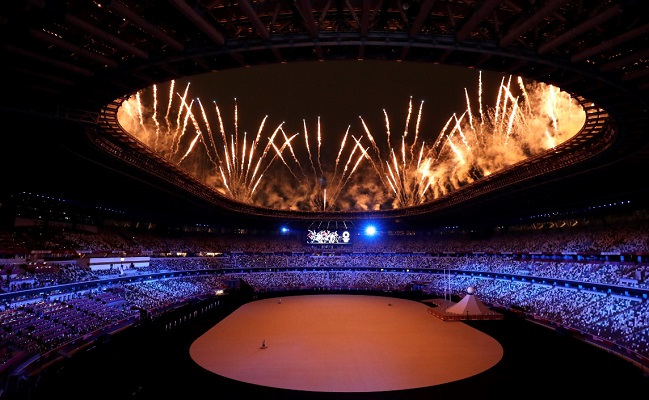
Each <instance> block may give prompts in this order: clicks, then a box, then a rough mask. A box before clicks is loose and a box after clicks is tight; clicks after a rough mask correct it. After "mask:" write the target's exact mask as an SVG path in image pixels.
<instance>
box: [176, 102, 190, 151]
mask: <svg viewBox="0 0 649 400" xmlns="http://www.w3.org/2000/svg"><path fill="white" fill-rule="evenodd" d="M193 103H194V100H192V101H191V102H190V103H189V104H187V103H186V102H185V98H182V99H181V103H180V104H181V106H180V109H181V110H182V109H183V107H184V109H186V110H187V111H185V118H183V124H182V128H180V129H176V132H178V133H177V134H176V136H175V141H174V145H173V146H172V152H173V153H174V154H176V153H178V150H179V147H180V141H181V140H182V138H183V136H184V135H185V132H186V131H187V124H188V123H189V118H190V116H191V115H192V113H191V106H192V104H193ZM181 113H182V112H181Z"/></svg>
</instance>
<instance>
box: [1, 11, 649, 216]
mask: <svg viewBox="0 0 649 400" xmlns="http://www.w3.org/2000/svg"><path fill="white" fill-rule="evenodd" d="M0 21H1V22H2V23H1V24H0V29H1V31H0V51H1V54H2V59H3V62H2V63H0V73H2V76H3V77H5V79H4V81H3V83H2V87H3V93H4V94H5V95H4V96H2V99H1V100H0V107H2V109H3V111H6V112H18V113H23V114H24V113H27V114H29V115H37V116H44V117H47V118H56V119H61V120H68V121H75V122H80V123H83V124H87V125H88V126H90V127H93V126H98V124H100V122H101V115H102V114H101V111H102V109H104V107H105V106H106V105H107V104H111V103H112V102H113V101H115V100H117V99H123V98H126V97H128V96H129V95H131V94H133V93H135V92H137V91H138V90H141V89H144V88H148V87H151V86H152V85H154V84H158V83H164V82H168V81H170V80H173V79H178V78H181V77H188V76H192V75H197V74H203V73H206V72H211V71H220V70H226V69H232V68H241V67H249V66H256V65H263V64H273V63H286V62H304V61H326V60H343V59H353V60H358V59H364V60H386V61H395V62H397V61H399V62H400V61H403V62H408V61H413V62H428V63H439V64H448V65H456V66H464V67H469V68H478V69H482V70H490V71H497V72H503V73H507V74H514V75H518V76H521V77H524V78H529V79H533V80H537V81H542V82H545V83H548V84H552V85H555V86H558V87H560V88H562V89H563V90H565V91H567V92H569V93H571V94H573V95H574V96H575V97H578V98H580V99H583V102H584V104H585V103H586V101H587V102H588V103H590V102H592V103H594V104H596V105H597V107H598V109H599V110H605V112H606V114H607V116H606V118H607V124H609V125H610V129H612V130H615V134H616V138H615V141H614V143H611V144H610V146H608V147H607V149H606V151H602V152H601V154H598V155H597V157H596V161H594V160H589V161H588V162H583V163H579V164H578V165H577V164H575V165H572V166H570V169H566V170H564V171H562V173H561V174H552V173H550V174H549V175H547V176H546V179H545V181H546V182H554V181H557V180H563V181H564V182H567V180H565V179H564V178H565V177H567V176H572V175H580V174H581V175H584V172H585V171H589V170H593V169H595V168H597V170H598V171H600V172H598V174H599V175H600V176H605V175H606V174H607V170H606V168H607V167H606V166H607V165H610V164H615V163H617V162H618V160H621V159H627V158H629V157H630V156H631V155H635V157H637V158H636V159H638V158H640V159H642V158H644V155H645V154H646V147H647V142H648V141H647V134H646V133H647V131H648V129H647V128H649V124H648V123H647V108H648V107H647V106H648V103H649V96H647V94H648V91H649V68H648V64H649V2H646V1H633V0H628V1H566V0H547V1H529V0H506V1H502V0H499V1H494V0H476V1H471V0H466V1H443V0H396V1H395V0H324V1H320V0H313V1H310V0H290V1H286V0H263V1H250V0H235V1H227V2H226V1H219V0H216V1H208V0H199V1H191V0H165V1H160V0H145V1H136V0H121V1H110V0H107V1H93V2H79V1H53V0H52V1H48V0H15V1H6V2H3V3H2V5H0ZM268 79H272V77H268ZM550 172H552V171H550ZM611 175H612V176H614V175H615V173H613V172H611ZM593 180H594V178H587V179H584V180H583V182H584V185H588V184H590V183H591V182H593ZM540 184H541V181H540V180H539V181H538V182H529V181H525V182H522V183H519V184H518V186H517V184H516V183H512V184H511V185H509V187H508V188H507V191H508V192H519V191H520V192H521V193H524V194H525V199H529V198H530V193H531V192H529V191H527V190H528V189H529V187H530V186H536V185H540ZM172 186H173V185H172ZM542 187H543V190H546V189H547V190H550V188H551V187H553V186H551V185H550V184H546V185H543V186H542ZM565 187H566V186H563V190H565ZM181 190H182V189H181ZM553 190H555V191H556V190H562V187H558V186H557V187H556V188H554V189H553ZM502 191H503V189H499V190H495V191H493V192H492V193H491V195H489V196H487V195H485V194H484V193H483V194H481V197H480V200H481V201H482V202H487V201H488V199H492V200H491V202H492V203H493V204H497V203H499V202H500V200H498V199H499V198H500V196H501V192H502ZM526 191H527V192H526ZM468 200H471V199H468ZM468 200H467V203H466V204H469V203H470V201H468ZM473 200H475V199H473ZM526 201H527V200H526ZM225 203H227V202H225ZM225 203H219V204H217V206H218V207H226V208H228V207H229V206H228V205H227V204H225ZM503 204H504V205H505V206H507V203H506V202H505V203H503ZM521 206H522V205H521ZM530 206H531V205H530ZM536 206H538V205H536ZM235 208H236V207H235ZM465 208H466V207H464V206H463V207H460V208H458V209H464V210H462V211H461V213H462V214H463V215H465V216H469V215H470V213H469V212H468V211H467V210H466V209H465ZM495 209H496V208H494V210H495ZM249 211H250V210H241V212H243V213H248V212H249ZM444 211H445V210H442V209H440V210H436V211H435V212H434V213H433V212H429V213H428V215H429V216H430V218H428V219H427V220H432V219H433V217H434V216H435V215H438V214H439V215H442V214H444ZM482 211H484V210H482ZM253 214H254V210H253ZM281 217H286V216H284V215H282V216H281ZM419 217H420V216H418V218H419Z"/></svg>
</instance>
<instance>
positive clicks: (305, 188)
mask: <svg viewBox="0 0 649 400" xmlns="http://www.w3.org/2000/svg"><path fill="white" fill-rule="evenodd" d="M189 86H190V85H189V84H188V85H187V86H185V88H183V90H182V91H179V92H176V88H175V82H174V81H172V82H170V86H169V91H168V92H167V93H168V94H167V95H166V96H165V95H163V96H160V95H159V94H158V87H157V86H154V87H152V88H151V90H147V91H142V92H138V93H136V94H135V95H134V96H132V97H131V98H130V99H129V100H127V101H125V102H124V103H123V105H122V107H121V108H120V110H119V115H118V118H119V121H120V123H121V124H122V126H123V127H124V128H125V129H126V130H127V131H128V132H129V133H130V134H132V135H133V136H135V137H136V138H138V139H139V140H140V141H142V142H143V143H144V144H146V145H147V146H149V147H150V148H152V149H153V150H154V151H156V152H157V153H159V154H160V155H161V156H162V157H164V158H165V159H167V160H168V161H169V162H171V163H174V164H176V165H178V166H179V167H181V168H183V169H184V170H185V171H186V172H188V173H190V174H192V175H193V176H195V177H196V178H197V179H198V180H200V181H202V182H205V183H206V184H207V185H209V186H210V187H212V188H214V190H216V191H217V192H219V193H221V194H222V195H224V196H227V197H230V198H232V199H234V200H237V201H241V202H245V203H249V204H254V205H258V206H262V207H269V208H276V209H287V210H303V211H317V210H325V211H348V210H379V209H389V208H401V207H409V206H415V205H418V204H423V203H426V202H430V201H433V200H434V199H436V198H439V197H441V196H444V195H446V194H448V193H450V192H452V191H453V190H456V189H458V188H460V187H463V186H466V185H468V184H471V183H472V182H474V181H476V180H478V179H481V178H483V177H485V176H488V175H490V174H493V173H496V172H498V171H499V170H501V169H503V168H506V167H508V166H510V165H512V164H514V163H516V162H519V161H522V160H524V159H525V158H527V157H530V156H534V155H537V154H541V153H542V152H544V151H547V150H548V149H551V148H553V147H554V146H556V145H557V144H560V143H562V142H564V141H565V140H567V139H568V138H570V137H571V136H572V135H574V134H575V133H577V132H578V131H579V129H580V128H581V127H582V126H583V123H584V121H585V113H584V112H583V110H582V109H581V107H579V105H578V104H577V103H576V102H575V101H574V100H573V99H572V98H571V97H570V96H569V95H568V94H567V93H565V92H562V91H560V90H558V89H557V88H555V87H553V86H549V85H545V84H539V83H530V84H524V82H523V80H522V79H521V78H513V77H509V78H507V79H505V78H503V80H502V81H501V83H500V86H499V89H498V91H497V93H496V100H495V105H493V106H486V105H484V104H483V92H482V74H481V73H480V75H479V78H478V88H477V101H472V100H471V96H470V95H469V91H468V90H467V89H466V88H465V89H464V92H465V98H466V109H465V110H463V111H462V112H461V113H459V114H458V113H456V114H453V115H452V116H450V117H449V118H448V119H447V121H446V123H445V125H444V127H443V128H442V129H441V131H439V132H436V133H433V134H431V132H429V131H427V130H426V129H425V127H422V126H421V123H422V116H423V113H424V101H420V102H418V103H416V104H415V103H414V102H413V99H412V97H411V98H410V100H409V102H408V110H407V116H406V119H405V122H404V123H403V125H402V127H403V128H398V129H397V131H399V132H400V134H399V135H395V134H393V133H392V132H393V124H394V122H393V121H391V120H390V117H389V114H388V112H387V111H386V110H383V115H384V126H385V137H384V138H383V139H381V140H377V139H376V134H374V133H373V132H372V129H370V127H369V124H368V123H366V121H365V120H364V119H363V117H362V116H359V122H360V125H359V126H358V127H357V128H356V129H358V131H357V132H359V133H356V134H355V133H354V128H353V127H352V125H349V126H348V127H347V130H346V131H345V133H344V135H343V138H342V140H341V141H340V144H339V146H338V148H337V152H336V155H335V158H332V159H327V158H325V159H323V157H322V151H321V150H322V148H323V146H324V142H325V140H326V139H327V135H324V134H323V129H322V125H321V121H320V118H319V117H318V120H317V125H316V127H315V129H314V130H313V127H312V126H309V123H308V122H307V121H306V120H303V121H302V126H301V127H300V128H301V131H296V133H290V134H289V133H287V132H288V129H287V128H286V127H285V126H284V122H282V123H279V124H277V125H276V126H275V127H274V128H272V129H266V125H267V122H268V116H265V117H264V118H263V119H262V121H261V122H260V123H259V125H258V127H256V128H255V132H256V133H255V134H254V135H250V136H249V135H248V133H247V132H246V131H245V130H244V131H243V132H240V127H239V107H238V105H237V102H236V99H235V100H234V104H233V110H234V113H233V118H231V121H229V122H226V118H225V116H224V115H222V113H221V109H220V108H219V106H218V105H217V104H216V103H215V102H213V103H212V104H210V105H209V107H204V105H203V103H202V102H201V100H200V99H198V98H195V99H190V96H189ZM160 98H162V99H163V100H160ZM226 127H229V128H226ZM314 131H315V132H314ZM338 134H340V133H336V135H338ZM328 157H329V158H331V157H332V156H331V155H328Z"/></svg>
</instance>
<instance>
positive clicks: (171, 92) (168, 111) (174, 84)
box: [165, 81, 176, 126]
mask: <svg viewBox="0 0 649 400" xmlns="http://www.w3.org/2000/svg"><path fill="white" fill-rule="evenodd" d="M175 86H176V81H171V84H170V85H169V101H167V113H166V114H165V121H166V124H167V126H169V125H170V122H169V113H170V112H171V103H173V98H174V87H175Z"/></svg>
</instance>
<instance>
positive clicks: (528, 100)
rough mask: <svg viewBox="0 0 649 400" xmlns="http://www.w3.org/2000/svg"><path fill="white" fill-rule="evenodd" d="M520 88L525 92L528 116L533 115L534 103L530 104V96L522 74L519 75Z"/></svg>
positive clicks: (524, 97)
mask: <svg viewBox="0 0 649 400" xmlns="http://www.w3.org/2000/svg"><path fill="white" fill-rule="evenodd" d="M517 80H518V88H519V89H520V91H521V93H522V94H523V99H524V100H525V105H526V110H527V114H526V115H527V116H528V117H531V116H532V105H531V104H530V97H529V96H528V94H527V89H526V88H525V84H524V83H523V78H521V77H520V76H519V77H518V79H517Z"/></svg>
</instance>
